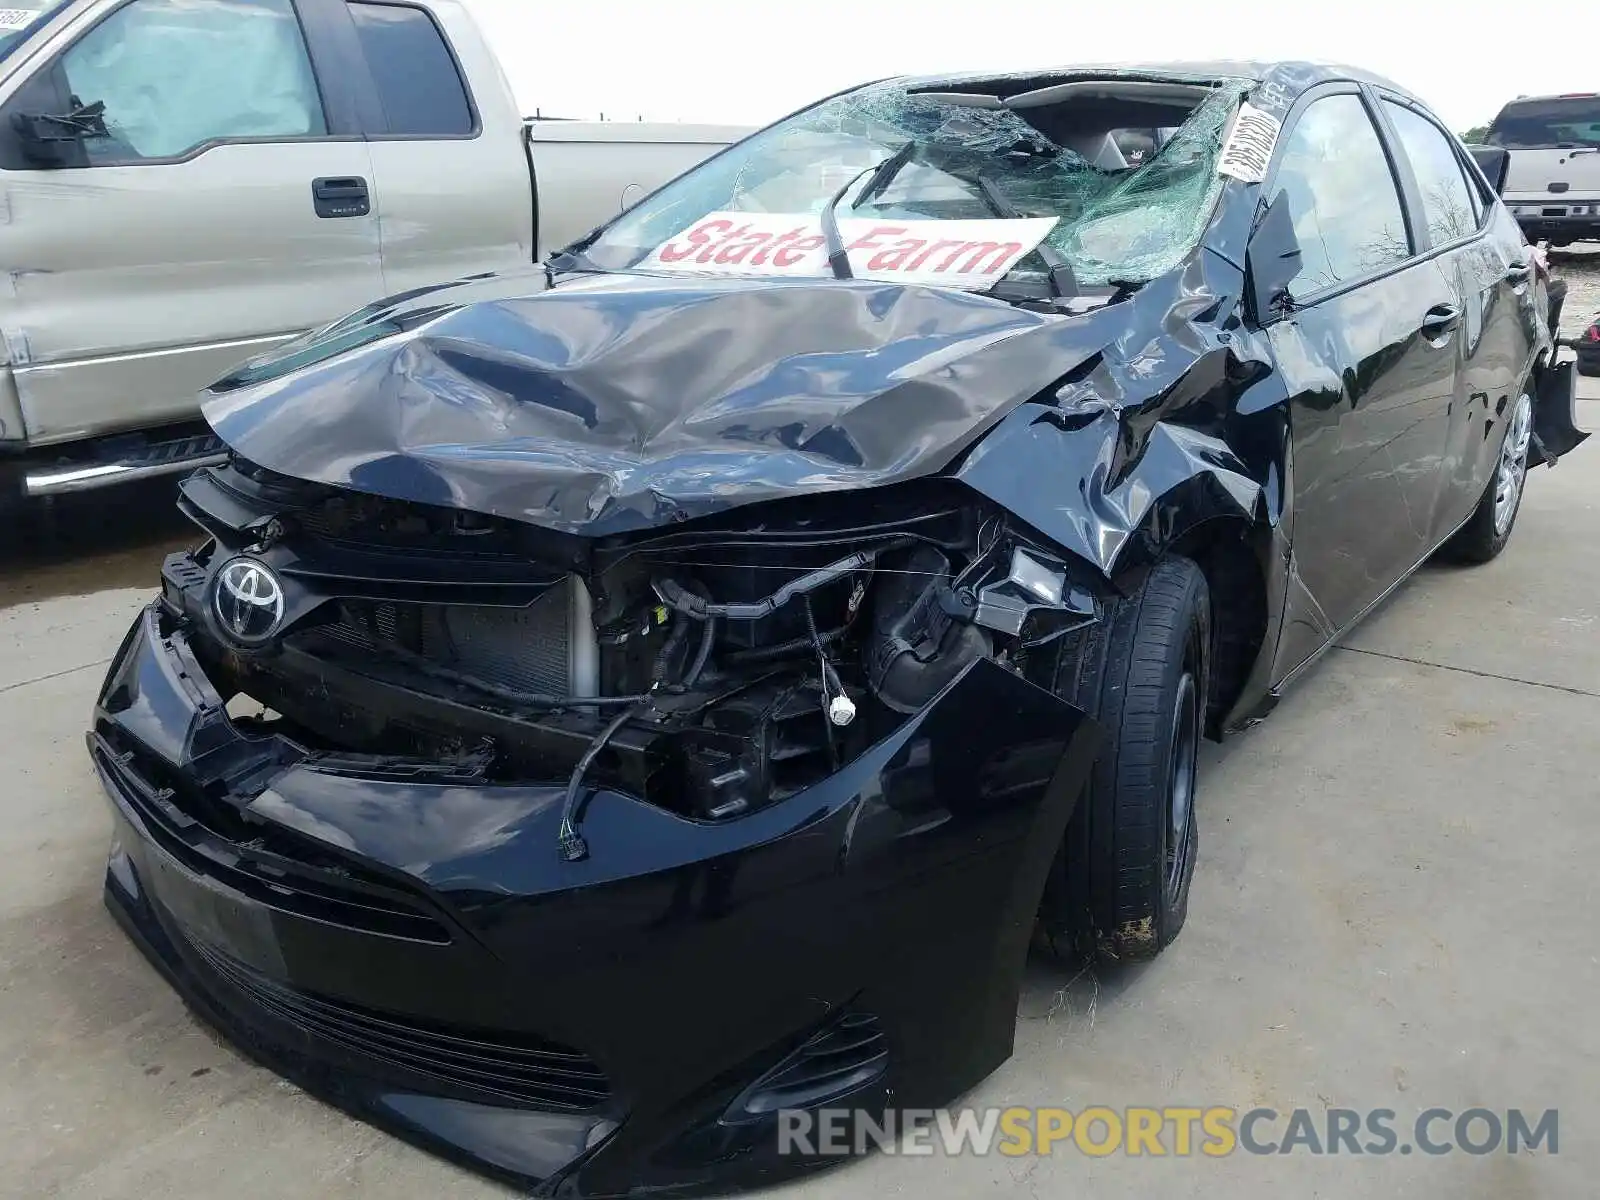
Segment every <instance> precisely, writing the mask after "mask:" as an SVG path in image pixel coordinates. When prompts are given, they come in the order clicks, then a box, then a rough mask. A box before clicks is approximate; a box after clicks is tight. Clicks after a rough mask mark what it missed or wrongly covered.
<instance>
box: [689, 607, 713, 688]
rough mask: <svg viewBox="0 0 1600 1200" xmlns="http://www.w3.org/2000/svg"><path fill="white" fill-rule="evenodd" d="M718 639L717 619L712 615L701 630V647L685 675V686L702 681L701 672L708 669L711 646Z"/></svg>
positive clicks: (690, 686)
mask: <svg viewBox="0 0 1600 1200" xmlns="http://www.w3.org/2000/svg"><path fill="white" fill-rule="evenodd" d="M716 640H717V619H716V618H715V617H712V618H711V619H710V620H709V621H707V622H706V623H705V626H704V628H702V629H701V631H700V649H699V650H698V651H696V653H695V656H694V662H693V663H692V664H691V665H690V667H689V671H688V673H687V674H686V675H684V677H683V686H684V687H686V688H692V687H693V686H694V685H695V684H697V683H699V682H700V673H701V672H702V671H704V670H705V669H706V663H707V662H708V661H710V659H711V647H712V646H713V645H714V644H715V643H716Z"/></svg>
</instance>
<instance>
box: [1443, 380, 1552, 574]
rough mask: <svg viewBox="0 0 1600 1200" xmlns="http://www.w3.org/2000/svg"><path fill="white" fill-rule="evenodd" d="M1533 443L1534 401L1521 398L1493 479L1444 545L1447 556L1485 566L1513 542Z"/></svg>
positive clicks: (1527, 397) (1511, 420)
mask: <svg viewBox="0 0 1600 1200" xmlns="http://www.w3.org/2000/svg"><path fill="white" fill-rule="evenodd" d="M1532 444H1533V400H1532V399H1531V398H1530V397H1529V396H1527V395H1523V396H1520V397H1518V399H1517V403H1516V405H1515V406H1514V407H1513V408H1512V410H1511V419H1510V420H1509V421H1508V422H1507V423H1506V436H1505V439H1504V440H1503V441H1502V442H1501V443H1500V458H1499V461H1498V462H1497V463H1496V464H1495V471H1494V478H1492V479H1490V480H1489V486H1488V487H1487V488H1486V489H1485V490H1484V493H1483V496H1482V497H1481V498H1480V499H1479V501H1478V507H1477V508H1475V509H1474V510H1473V512H1472V516H1471V517H1469V518H1468V519H1467V523H1466V524H1465V525H1463V526H1462V527H1461V528H1460V529H1459V530H1457V531H1456V534H1455V536H1454V537H1452V538H1451V539H1450V540H1449V541H1448V542H1446V543H1445V544H1444V550H1443V555H1444V557H1446V558H1448V559H1450V560H1452V561H1454V562H1462V563H1486V562H1488V561H1489V560H1490V559H1492V558H1495V557H1497V556H1498V555H1499V553H1500V551H1502V550H1504V549H1505V548H1506V543H1507V542H1509V541H1510V540H1511V531H1512V529H1513V528H1515V526H1516V523H1517V514H1518V513H1519V512H1521V511H1522V494H1523V490H1524V487H1525V485H1526V483H1527V479H1528V450H1529V448H1530V447H1531V446H1532Z"/></svg>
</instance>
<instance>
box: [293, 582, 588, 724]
mask: <svg viewBox="0 0 1600 1200" xmlns="http://www.w3.org/2000/svg"><path fill="white" fill-rule="evenodd" d="M318 638H321V639H326V640H330V641H333V642H335V643H338V644H340V645H343V646H346V647H348V648H350V649H354V650H359V651H362V652H364V653H380V654H381V653H384V652H386V651H387V652H391V653H392V652H395V651H399V652H401V653H404V654H410V655H415V656H417V657H420V658H423V659H426V660H427V661H428V662H429V663H432V664H434V665H435V666H438V667H442V668H444V669H446V670H448V671H451V672H452V673H455V674H458V675H461V676H464V677H466V678H467V679H470V680H475V681H478V682H481V683H483V684H486V685H488V686H489V687H490V688H493V689H497V690H500V691H506V692H512V693H524V694H528V693H532V694H547V695H560V696H566V695H580V696H589V695H593V694H594V693H595V691H596V684H597V680H596V675H597V673H598V647H597V646H596V644H595V640H594V629H593V624H592V622H591V619H590V614H589V596H588V591H587V589H585V587H584V585H583V583H582V581H581V580H579V579H578V578H577V577H575V576H573V577H569V579H568V581H567V583H566V584H564V585H558V586H556V587H553V588H551V589H550V590H549V591H547V592H545V593H544V594H543V595H542V596H540V597H539V598H538V599H537V600H535V601H534V602H533V603H532V604H530V605H528V606H527V607H526V608H501V607H491V606H486V605H483V606H480V605H463V604H405V603H394V602H389V601H380V602H371V601H345V602H344V603H342V604H341V605H340V606H339V616H338V619H337V620H336V621H333V622H330V623H328V624H326V625H319V626H317V627H316V628H315V629H313V630H310V631H308V633H307V634H306V635H303V638H302V640H307V641H314V640H315V639H318Z"/></svg>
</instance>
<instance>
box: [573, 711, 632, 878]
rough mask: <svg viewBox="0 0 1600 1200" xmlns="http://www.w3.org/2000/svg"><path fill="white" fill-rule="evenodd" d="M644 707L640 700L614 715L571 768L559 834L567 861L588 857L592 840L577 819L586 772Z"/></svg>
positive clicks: (579, 813)
mask: <svg viewBox="0 0 1600 1200" xmlns="http://www.w3.org/2000/svg"><path fill="white" fill-rule="evenodd" d="M643 707H644V705H642V704H641V705H638V706H637V707H635V708H630V709H627V710H626V711H624V712H620V713H618V714H617V715H616V716H614V717H612V718H611V721H610V723H609V724H608V725H607V726H606V727H605V728H604V729H602V730H601V731H600V732H599V733H598V734H596V735H595V739H594V741H592V742H590V743H589V748H588V749H587V750H585V751H584V752H583V757H582V758H580V759H579V760H578V765H577V766H575V767H573V768H572V777H571V778H570V779H568V780H567V795H566V799H565V800H564V801H563V802H562V805H561V828H560V832H559V833H558V835H557V837H558V840H559V842H560V847H561V857H562V859H563V860H564V861H566V862H579V861H581V860H583V859H585V858H588V857H589V843H588V842H586V841H584V840H583V835H582V834H581V833H579V832H578V821H579V819H580V818H581V817H582V815H583V814H582V813H581V812H580V810H579V806H578V793H579V789H580V788H581V787H582V786H583V777H584V775H585V774H586V773H587V772H588V770H589V767H590V765H591V764H592V763H593V762H594V760H595V759H596V757H598V756H599V754H600V751H602V750H604V749H605V748H606V743H607V742H609V741H610V740H611V739H612V738H614V737H615V736H616V735H617V730H619V729H621V728H622V727H623V726H624V725H626V724H627V723H628V721H629V720H631V719H632V718H633V717H635V716H637V715H638V711H639V709H640V708H643Z"/></svg>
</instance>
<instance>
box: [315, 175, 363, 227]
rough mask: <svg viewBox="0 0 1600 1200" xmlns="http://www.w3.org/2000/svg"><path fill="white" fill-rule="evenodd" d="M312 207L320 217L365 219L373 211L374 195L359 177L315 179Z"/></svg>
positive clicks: (345, 176)
mask: <svg viewBox="0 0 1600 1200" xmlns="http://www.w3.org/2000/svg"><path fill="white" fill-rule="evenodd" d="M311 206H312V208H314V209H315V210H316V213H317V216H319V217H364V216H366V215H367V214H368V213H370V212H371V211H372V195H371V193H369V192H368V191H367V181H366V180H365V179H362V178H361V177H360V176H359V175H337V176H333V177H330V178H324V179H313V180H312V181H311Z"/></svg>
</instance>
